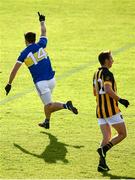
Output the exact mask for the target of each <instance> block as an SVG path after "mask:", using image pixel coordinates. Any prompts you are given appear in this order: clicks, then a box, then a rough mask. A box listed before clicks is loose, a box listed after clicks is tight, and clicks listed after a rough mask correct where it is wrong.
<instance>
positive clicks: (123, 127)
mask: <svg viewBox="0 0 135 180" xmlns="http://www.w3.org/2000/svg"><path fill="white" fill-rule="evenodd" d="M112 127H113V128H114V129H115V130H116V131H117V132H118V134H122V135H123V136H124V137H126V136H127V129H126V125H125V123H124V122H122V123H118V124H112Z"/></svg>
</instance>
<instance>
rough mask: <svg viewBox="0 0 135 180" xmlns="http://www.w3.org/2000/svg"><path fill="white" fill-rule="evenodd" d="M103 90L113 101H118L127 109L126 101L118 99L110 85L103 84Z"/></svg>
mask: <svg viewBox="0 0 135 180" xmlns="http://www.w3.org/2000/svg"><path fill="white" fill-rule="evenodd" d="M104 89H105V92H106V93H107V94H108V95H109V96H110V97H112V98H113V99H115V100H116V101H119V103H121V104H122V105H124V106H125V107H128V105H129V102H128V100H126V99H122V98H120V97H119V96H118V95H117V94H116V93H115V92H114V91H113V89H112V87H111V84H110V83H105V84H104Z"/></svg>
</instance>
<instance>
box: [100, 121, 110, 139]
mask: <svg viewBox="0 0 135 180" xmlns="http://www.w3.org/2000/svg"><path fill="white" fill-rule="evenodd" d="M100 129H101V133H102V135H103V139H105V140H106V141H108V140H109V139H110V138H111V127H110V125H109V124H108V123H106V124H100Z"/></svg>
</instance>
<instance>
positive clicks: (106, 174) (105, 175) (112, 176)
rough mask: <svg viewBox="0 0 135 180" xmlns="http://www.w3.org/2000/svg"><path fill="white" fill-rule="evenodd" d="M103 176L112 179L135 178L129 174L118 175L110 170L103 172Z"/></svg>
mask: <svg viewBox="0 0 135 180" xmlns="http://www.w3.org/2000/svg"><path fill="white" fill-rule="evenodd" d="M102 174H103V177H109V178H110V179H135V177H128V176H118V175H113V174H111V173H109V172H102Z"/></svg>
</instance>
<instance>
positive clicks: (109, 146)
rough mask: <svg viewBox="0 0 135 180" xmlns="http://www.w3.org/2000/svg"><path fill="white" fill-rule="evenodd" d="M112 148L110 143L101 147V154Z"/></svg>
mask: <svg viewBox="0 0 135 180" xmlns="http://www.w3.org/2000/svg"><path fill="white" fill-rule="evenodd" d="M112 147H113V144H112V143H111V142H109V143H108V144H106V145H105V146H103V152H104V153H106V152H107V151H108V150H109V149H111V148H112Z"/></svg>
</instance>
